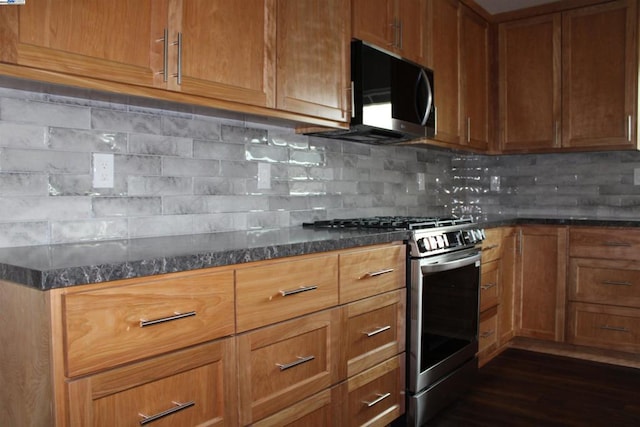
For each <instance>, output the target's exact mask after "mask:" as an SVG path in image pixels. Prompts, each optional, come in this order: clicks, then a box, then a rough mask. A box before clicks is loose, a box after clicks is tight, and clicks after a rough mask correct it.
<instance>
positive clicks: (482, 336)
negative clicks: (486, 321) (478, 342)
mask: <svg viewBox="0 0 640 427" xmlns="http://www.w3.org/2000/svg"><path fill="white" fill-rule="evenodd" d="M495 333H496V331H494V330H491V331H486V332H482V333H481V334H480V338H489V337H490V336H491V335H493V334H495Z"/></svg>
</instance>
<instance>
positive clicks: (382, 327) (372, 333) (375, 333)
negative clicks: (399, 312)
mask: <svg viewBox="0 0 640 427" xmlns="http://www.w3.org/2000/svg"><path fill="white" fill-rule="evenodd" d="M389 329H391V325H386V326H381V327H379V328H376V329H374V330H373V331H369V332H363V334H365V335H366V336H367V337H369V338H371V337H372V336H374V335H378V334H381V333H382V332H384V331H388V330H389Z"/></svg>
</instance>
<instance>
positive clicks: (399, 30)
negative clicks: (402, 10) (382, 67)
mask: <svg viewBox="0 0 640 427" xmlns="http://www.w3.org/2000/svg"><path fill="white" fill-rule="evenodd" d="M402 44H403V43H402V19H399V20H398V45H397V46H396V47H397V48H398V49H402ZM629 117H631V116H629Z"/></svg>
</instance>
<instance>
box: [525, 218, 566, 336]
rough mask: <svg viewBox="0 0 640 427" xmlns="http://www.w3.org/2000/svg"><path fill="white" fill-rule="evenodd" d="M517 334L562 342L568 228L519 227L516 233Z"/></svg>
mask: <svg viewBox="0 0 640 427" xmlns="http://www.w3.org/2000/svg"><path fill="white" fill-rule="evenodd" d="M517 244H518V249H517V251H518V261H517V262H518V266H517V268H518V271H517V277H516V288H515V292H516V295H515V301H516V335H519V336H524V337H530V338H538V339H543V340H549V341H559V342H562V341H564V323H565V304H566V271H567V267H566V266H567V261H566V254H567V230H566V228H564V227H553V226H522V227H520V230H519V236H518V243H517Z"/></svg>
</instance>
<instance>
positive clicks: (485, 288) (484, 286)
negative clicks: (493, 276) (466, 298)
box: [480, 283, 497, 291]
mask: <svg viewBox="0 0 640 427" xmlns="http://www.w3.org/2000/svg"><path fill="white" fill-rule="evenodd" d="M494 286H497V285H496V284H495V283H487V284H486V285H482V286H480V289H482V290H483V291H486V290H487V289H491V288H493V287H494Z"/></svg>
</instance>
